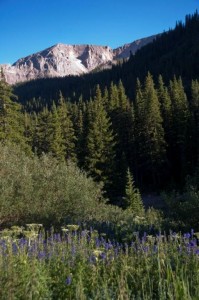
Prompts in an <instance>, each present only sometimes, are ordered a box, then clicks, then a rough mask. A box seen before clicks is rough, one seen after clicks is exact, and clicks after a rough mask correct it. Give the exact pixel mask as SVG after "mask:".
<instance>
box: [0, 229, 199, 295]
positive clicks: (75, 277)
mask: <svg viewBox="0 0 199 300" xmlns="http://www.w3.org/2000/svg"><path fill="white" fill-rule="evenodd" d="M71 227H73V229H74V228H75V227H76V230H75V231H68V232H62V233H61V234H60V233H56V234H53V232H51V233H49V232H47V233H46V237H45V235H44V234H45V233H44V232H40V235H39V237H36V238H34V239H33V240H31V241H28V240H27V239H25V238H18V239H16V238H15V239H13V238H10V237H7V238H5V236H4V237H1V238H0V250H1V251H0V280H1V283H2V284H1V286H0V298H1V299H2V300H6V299H24V300H25V299H38V300H39V299H41V300H43V299H49V300H50V299H60V300H61V299H74V300H75V299H77V300H79V299H93V300H98V299H102V300H107V299H126V300H130V299H147V300H152V299H153V300H159V299H184V300H185V299H186V300H187V299H189V300H191V299H198V296H199V274H198V268H199V260H198V254H197V251H198V247H197V244H196V239H195V238H194V237H193V235H191V234H186V235H184V236H182V235H181V234H180V233H179V234H177V233H170V235H168V236H166V235H161V234H160V233H159V234H158V235H156V236H153V235H148V234H147V233H146V232H145V233H144V234H143V235H141V234H139V232H132V240H131V244H127V243H125V244H120V243H118V242H117V243H116V242H114V241H111V240H108V239H106V237H104V235H103V234H99V233H98V232H97V231H96V230H92V229H91V230H87V229H85V230H80V229H78V226H75V225H71ZM22 232H23V230H22Z"/></svg>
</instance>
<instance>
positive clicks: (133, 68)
mask: <svg viewBox="0 0 199 300" xmlns="http://www.w3.org/2000/svg"><path fill="white" fill-rule="evenodd" d="M198 45H199V15H198V13H197V12H196V13H195V14H194V15H192V16H190V15H188V16H186V19H185V22H184V23H182V22H179V23H177V24H176V27H175V29H174V30H169V31H168V32H165V33H163V34H162V35H161V36H159V37H157V38H156V40H154V41H153V43H150V44H148V45H146V46H144V47H142V48H141V49H140V50H138V51H137V52H136V54H135V55H132V56H131V57H130V59H129V60H128V61H126V62H123V63H122V62H121V63H119V65H116V66H113V67H112V69H111V70H104V71H101V72H97V73H95V72H94V73H90V74H85V75H82V76H69V77H64V78H52V79H40V80H35V81H30V82H27V83H24V84H20V85H17V86H15V89H14V92H15V94H17V95H18V97H19V101H20V102H21V103H23V104H25V103H27V102H29V103H30V104H31V105H30V107H31V106H32V105H33V107H34V108H36V107H37V109H38V108H39V107H41V106H43V105H45V104H46V103H48V104H49V103H52V100H55V101H57V100H58V98H59V91H61V92H62V94H63V96H64V97H65V98H68V99H69V100H71V101H77V100H79V97H80V96H82V97H83V99H84V100H88V99H89V98H90V97H91V96H93V93H94V88H95V86H96V84H100V86H101V88H104V87H105V86H110V83H111V81H113V82H114V83H118V82H119V80H120V79H121V80H122V82H123V84H124V87H125V89H126V93H127V95H128V97H129V98H130V99H133V97H134V95H135V83H136V79H137V77H139V79H140V80H143V79H144V78H145V76H146V75H147V72H148V71H150V73H151V74H152V75H153V76H154V79H155V80H156V79H157V77H158V75H159V74H161V75H162V76H163V77H164V80H165V82H166V83H168V81H169V80H170V79H171V78H173V75H176V76H177V77H178V76H181V77H182V79H183V81H184V83H185V88H186V86H187V83H189V82H190V81H191V80H192V79H197V78H198V76H199V46H198ZM33 99H34V100H33Z"/></svg>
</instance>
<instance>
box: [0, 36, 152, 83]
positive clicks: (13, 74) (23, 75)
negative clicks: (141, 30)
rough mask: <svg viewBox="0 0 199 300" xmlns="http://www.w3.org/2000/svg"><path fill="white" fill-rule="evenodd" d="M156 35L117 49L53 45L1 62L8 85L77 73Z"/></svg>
mask: <svg viewBox="0 0 199 300" xmlns="http://www.w3.org/2000/svg"><path fill="white" fill-rule="evenodd" d="M155 38H156V36H151V37H149V38H144V39H140V40H137V41H135V42H133V43H130V44H125V45H124V46H122V47H118V48H117V49H114V50H113V49H111V48H110V47H109V46H96V45H66V44H61V43H59V44H56V45H53V46H51V47H49V48H47V49H45V50H43V51H40V52H37V53H34V54H31V55H29V56H27V57H24V58H21V59H19V60H17V61H16V62H15V63H14V64H13V65H1V67H2V68H3V71H4V74H5V78H6V81H7V82H8V83H10V84H15V83H17V82H23V81H27V80H32V79H38V78H45V77H63V76H67V75H80V74H84V73H88V72H91V71H93V70H94V69H96V68H98V67H100V66H105V67H106V66H110V65H111V64H112V63H113V62H114V61H116V60H118V59H121V58H128V57H129V56H130V53H132V54H134V53H135V52H136V51H137V50H138V49H139V48H141V47H142V46H144V45H146V44H148V43H149V42H151V41H152V40H153V39H155Z"/></svg>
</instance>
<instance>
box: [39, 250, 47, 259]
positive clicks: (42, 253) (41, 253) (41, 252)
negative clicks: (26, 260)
mask: <svg viewBox="0 0 199 300" xmlns="http://www.w3.org/2000/svg"><path fill="white" fill-rule="evenodd" d="M45 257H46V253H45V252H44V251H39V253H38V259H40V260H42V259H45Z"/></svg>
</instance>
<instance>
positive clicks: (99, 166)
mask: <svg viewBox="0 0 199 300" xmlns="http://www.w3.org/2000/svg"><path fill="white" fill-rule="evenodd" d="M90 105H91V106H90V108H91V111H92V115H91V119H90V124H89V128H88V136H87V156H86V158H85V160H86V169H87V170H88V172H89V174H90V175H92V176H93V178H94V179H95V180H96V181H98V182H103V183H104V184H105V186H106V187H105V190H107V188H109V186H110V185H111V175H112V172H113V167H114V157H115V151H114V147H115V142H114V134H113V131H112V128H111V121H110V118H109V117H108V115H107V112H106V110H105V108H104V105H103V101H102V96H101V91H100V89H99V87H97V90H96V96H95V100H94V101H93V102H92V103H91V104H90Z"/></svg>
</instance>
